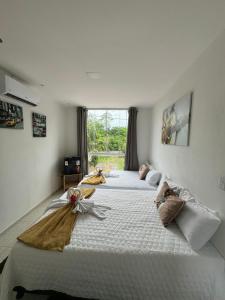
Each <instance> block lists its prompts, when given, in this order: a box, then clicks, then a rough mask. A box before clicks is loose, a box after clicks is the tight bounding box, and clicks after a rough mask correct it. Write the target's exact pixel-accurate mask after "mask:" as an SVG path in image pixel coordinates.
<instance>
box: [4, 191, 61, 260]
mask: <svg viewBox="0 0 225 300" xmlns="http://www.w3.org/2000/svg"><path fill="white" fill-rule="evenodd" d="M62 193H63V191H58V192H56V193H55V194H54V195H52V196H51V197H49V198H48V199H46V200H45V201H44V202H42V203H41V204H39V205H38V206H37V207H36V208H34V209H33V210H32V211H31V212H30V213H28V214H27V215H26V216H24V217H23V218H22V219H20V220H19V221H18V222H16V223H15V224H14V225H13V226H11V227H10V228H9V229H7V230H6V231H5V232H3V233H2V234H0V262H2V261H3V260H4V258H6V257H7V256H8V255H9V253H10V250H11V248H12V247H13V245H14V244H15V242H16V238H17V236H18V235H19V234H20V233H22V232H23V231H24V230H25V229H26V228H28V227H29V226H30V225H31V224H32V223H33V222H34V221H35V220H37V218H39V217H40V216H41V215H42V213H43V212H44V210H45V209H46V207H47V205H48V203H49V202H50V201H52V200H53V199H55V198H57V197H58V196H59V195H61V194H62Z"/></svg>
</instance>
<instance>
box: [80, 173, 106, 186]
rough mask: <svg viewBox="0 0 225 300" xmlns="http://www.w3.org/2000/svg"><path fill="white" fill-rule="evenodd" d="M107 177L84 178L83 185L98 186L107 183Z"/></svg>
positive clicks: (93, 176)
mask: <svg viewBox="0 0 225 300" xmlns="http://www.w3.org/2000/svg"><path fill="white" fill-rule="evenodd" d="M105 182H106V181H105V177H104V176H103V175H92V176H90V177H87V178H84V179H83V180H82V181H81V183H82V184H93V185H98V184H102V183H105Z"/></svg>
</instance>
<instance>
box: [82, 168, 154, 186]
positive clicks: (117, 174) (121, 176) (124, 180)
mask: <svg viewBox="0 0 225 300" xmlns="http://www.w3.org/2000/svg"><path fill="white" fill-rule="evenodd" d="M82 186H84V187H90V186H91V185H88V184H82ZM92 187H93V185H92ZM95 187H96V188H100V189H102V188H103V189H112V188H113V189H114V188H115V189H129V190H149V191H151V190H152V191H154V190H156V189H157V187H155V186H152V185H149V184H148V183H147V182H146V181H145V180H140V179H139V173H138V171H114V172H113V175H112V177H110V175H109V177H107V178H106V183H102V184H99V185H96V186H95Z"/></svg>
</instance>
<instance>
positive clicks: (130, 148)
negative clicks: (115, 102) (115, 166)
mask: <svg viewBox="0 0 225 300" xmlns="http://www.w3.org/2000/svg"><path fill="white" fill-rule="evenodd" d="M137 112H138V111H137V108H136V107H130V108H129V118H128V131H127V147H126V156H125V167H124V170H133V171H136V170H138V169H139V164H138V156H137Z"/></svg>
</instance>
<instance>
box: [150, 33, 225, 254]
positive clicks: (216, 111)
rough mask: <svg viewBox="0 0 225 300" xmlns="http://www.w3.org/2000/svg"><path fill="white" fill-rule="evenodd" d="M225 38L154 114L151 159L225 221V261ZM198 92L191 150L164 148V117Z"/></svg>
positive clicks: (224, 232)
mask: <svg viewBox="0 0 225 300" xmlns="http://www.w3.org/2000/svg"><path fill="white" fill-rule="evenodd" d="M224 54H225V33H223V35H221V36H220V37H218V39H217V40H216V41H215V42H214V43H213V44H212V45H211V46H210V47H209V48H208V49H207V50H206V51H205V52H204V53H203V54H202V55H201V57H200V58H199V59H198V60H197V61H196V62H195V63H194V64H193V65H192V66H191V67H190V69H189V70H187V72H186V73H185V74H183V76H182V77H181V78H180V79H179V80H178V81H177V83H176V84H175V85H174V87H173V88H172V89H171V90H170V92H169V93H168V94H167V95H166V96H165V97H163V99H161V101H159V102H158V103H157V104H156V105H155V106H154V107H153V109H152V120H151V121H152V122H151V130H152V132H151V136H152V139H151V147H150V159H151V160H152V161H153V163H154V164H155V165H156V166H157V167H158V168H159V169H160V170H162V171H164V172H165V173H167V174H170V175H171V176H172V177H173V178H174V179H175V180H176V181H177V182H179V183H181V184H183V185H185V186H187V187H189V188H190V189H191V191H193V193H195V194H196V195H197V196H198V198H199V199H200V201H202V202H204V203H205V204H206V205H208V206H209V207H210V208H213V209H216V210H218V211H219V212H220V214H221V217H222V219H223V224H222V225H221V227H220V229H219V231H218V232H217V233H216V235H215V237H214V238H213V242H214V244H215V245H216V247H217V248H218V249H219V251H220V252H221V253H222V254H223V255H224V256H225V224H224V216H225V192H224V191H222V190H220V189H219V188H218V179H219V177H220V176H221V175H225V158H224V157H225V59H224ZM191 90H193V91H194V97H193V106H192V121H191V135H190V146H189V147H179V146H169V145H162V144H161V141H160V138H161V125H162V124H161V121H162V112H163V110H164V109H165V108H166V107H168V106H169V105H170V104H171V103H173V102H174V101H176V100H177V99H179V98H180V97H181V96H183V95H184V94H185V93H186V92H188V91H191Z"/></svg>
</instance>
